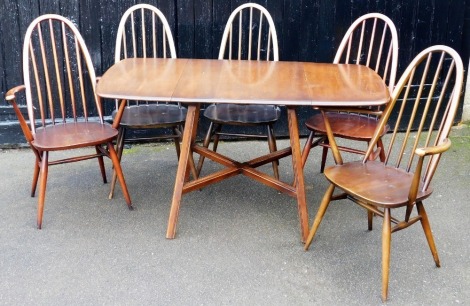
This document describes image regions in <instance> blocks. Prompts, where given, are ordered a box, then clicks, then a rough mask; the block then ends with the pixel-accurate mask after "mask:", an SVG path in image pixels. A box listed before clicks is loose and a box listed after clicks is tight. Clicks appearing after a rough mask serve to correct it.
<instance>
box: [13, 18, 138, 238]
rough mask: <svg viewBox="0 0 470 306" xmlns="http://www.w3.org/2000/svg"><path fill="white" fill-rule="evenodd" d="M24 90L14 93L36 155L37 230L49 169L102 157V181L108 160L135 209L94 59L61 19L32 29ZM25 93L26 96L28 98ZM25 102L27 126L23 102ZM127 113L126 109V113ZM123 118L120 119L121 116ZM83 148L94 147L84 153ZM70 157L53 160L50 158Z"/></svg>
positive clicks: (28, 37)
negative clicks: (104, 107)
mask: <svg viewBox="0 0 470 306" xmlns="http://www.w3.org/2000/svg"><path fill="white" fill-rule="evenodd" d="M23 78H24V85H20V86H17V87H15V88H13V89H11V90H9V91H8V92H7V94H6V99H7V101H8V102H9V103H10V104H11V105H12V106H13V109H14V111H15V113H16V115H17V117H18V120H19V123H20V126H21V128H22V130H23V133H24V136H25V137H26V140H27V142H28V143H29V145H30V147H31V149H32V150H33V153H34V154H35V156H36V161H35V164H34V174H33V183H32V188H31V196H32V197H34V195H35V193H36V187H37V183H38V179H39V177H40V180H39V198H38V212H37V227H38V228H39V229H40V228H41V227H42V217H43V211H44V202H45V196H46V183H47V175H48V170H49V166H52V165H57V164H64V163H70V162H78V161H83V160H87V159H92V158H97V159H98V165H99V167H100V170H101V176H102V179H103V182H105V183H106V172H105V168H104V161H103V157H104V156H106V157H109V158H110V159H111V161H112V164H113V167H114V169H115V170H116V173H117V177H118V178H119V182H120V184H121V187H122V191H123V194H124V198H125V200H126V202H127V205H128V207H129V209H132V204H131V198H130V196H129V192H128V190H127V187H126V182H125V180H124V176H123V174H122V170H121V165H120V163H119V159H118V156H117V154H116V151H115V150H114V146H113V141H115V140H116V139H117V135H118V130H117V128H116V127H114V126H111V125H109V124H108V123H106V122H104V120H103V112H102V105H101V101H100V99H99V97H98V96H97V95H96V94H95V86H96V76H95V71H94V68H93V64H92V62H91V58H90V54H89V53H88V49H87V47H86V45H85V42H84V40H83V38H82V36H81V35H80V33H79V32H78V29H77V28H76V27H75V25H74V24H73V23H72V22H71V21H69V20H68V19H66V18H64V17H62V16H59V15H52V14H49V15H43V16H40V17H38V18H36V19H35V20H34V21H33V22H32V23H31V24H30V25H29V27H28V29H27V31H26V35H25V40H24V45H23ZM23 92H24V93H23ZM23 97H25V98H26V110H27V112H28V114H27V117H28V119H29V122H28V121H26V119H25V117H24V115H23V113H22V109H24V108H23V107H20V106H19V104H18V102H17V101H19V100H20V99H21V98H23ZM123 109H124V108H123V107H121V113H122V110H123ZM119 116H120V114H118V117H119ZM83 148H93V153H92V152H84V151H83V150H76V149H83ZM59 151H61V152H62V151H64V152H70V153H69V154H68V155H67V157H65V158H63V156H62V155H60V158H59V159H55V160H52V159H50V158H49V154H50V153H51V154H55V153H56V152H59Z"/></svg>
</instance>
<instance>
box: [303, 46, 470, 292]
mask: <svg viewBox="0 0 470 306" xmlns="http://www.w3.org/2000/svg"><path fill="white" fill-rule="evenodd" d="M462 84H463V63H462V60H461V58H460V57H459V55H458V53H457V52H456V51H455V50H453V49H451V48H450V47H447V46H442V45H436V46H432V47H429V48H427V49H425V50H423V51H422V52H420V53H419V54H418V55H417V56H416V57H415V58H414V60H413V61H412V62H411V63H410V65H409V66H408V67H407V69H406V70H405V72H404V73H403V75H402V77H401V78H400V80H399V81H398V83H397V85H396V87H395V89H394V91H393V93H392V99H391V101H390V103H389V104H388V105H387V107H386V109H385V110H384V113H383V115H382V117H381V119H380V121H379V124H378V127H377V130H376V131H375V133H374V135H373V138H372V141H371V142H370V144H369V147H368V149H367V151H366V154H365V156H364V159H363V160H362V161H357V162H349V163H345V164H343V165H336V166H331V167H328V168H327V169H325V176H326V178H327V179H328V181H329V182H330V187H328V189H327V191H326V193H325V195H324V197H323V199H322V202H321V204H320V208H319V210H318V212H317V215H316V216H315V219H314V222H313V226H312V228H311V230H310V233H309V236H308V239H307V242H306V244H305V249H308V248H309V245H310V243H311V242H312V240H313V238H314V236H315V233H316V232H317V230H318V227H319V225H320V223H321V221H322V219H323V216H324V214H325V212H326V209H327V208H328V206H329V203H330V202H331V201H333V200H337V199H344V198H348V199H350V200H352V201H353V202H354V203H356V204H358V205H360V206H362V207H364V208H366V209H367V211H368V226H369V230H372V219H373V216H374V215H376V216H381V217H383V218H384V221H383V228H382V299H383V300H384V301H385V300H386V299H387V296H388V280H389V266H390V242H391V234H392V233H394V232H397V231H399V230H402V229H405V228H408V227H409V226H411V225H412V224H414V223H416V222H418V221H420V223H421V225H422V227H423V230H424V233H425V236H426V239H427V242H428V244H429V248H430V249H431V253H432V256H433V258H434V261H435V264H436V266H437V267H439V266H440V262H439V257H438V254H437V249H436V246H435V243H434V238H433V235H432V232H431V227H430V224H429V221H428V217H427V214H426V211H425V209H424V203H423V201H424V200H425V199H426V198H428V197H429V196H430V195H431V193H432V191H433V190H432V188H431V186H430V183H431V180H432V178H433V176H434V174H435V171H436V169H437V166H438V164H439V161H440V159H441V155H442V153H444V152H445V151H447V150H448V149H449V148H450V144H451V143H450V140H449V138H448V135H449V132H450V130H451V127H452V125H453V124H454V117H455V114H456V112H457V108H458V105H459V100H460V95H461V91H462ZM392 115H393V117H394V119H395V120H396V121H395V123H394V125H393V126H392V127H391V131H390V133H388V134H387V135H385V136H383V137H382V134H383V133H382V131H383V129H384V128H385V126H386V125H387V123H388V122H389V119H390V117H391V116H392ZM382 138H383V139H384V141H388V146H386V147H385V151H384V159H383V161H375V160H371V158H370V156H371V155H372V154H374V148H375V146H376V145H377V142H378V141H379V140H380V139H382ZM336 188H338V189H340V190H342V192H343V193H342V194H340V195H335V196H334V195H333V192H334V190H335V189H336ZM415 207H416V211H415V210H414V208H415ZM394 208H404V209H403V210H400V212H402V213H404V217H403V219H397V218H395V217H394V216H392V210H393V209H394ZM392 223H393V224H394V226H392Z"/></svg>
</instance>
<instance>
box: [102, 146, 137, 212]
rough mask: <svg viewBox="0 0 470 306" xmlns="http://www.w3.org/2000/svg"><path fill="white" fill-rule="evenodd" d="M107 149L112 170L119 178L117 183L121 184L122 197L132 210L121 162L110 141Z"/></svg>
mask: <svg viewBox="0 0 470 306" xmlns="http://www.w3.org/2000/svg"><path fill="white" fill-rule="evenodd" d="M108 150H109V157H110V158H111V161H112V162H113V166H114V171H115V172H116V175H117V177H118V179H119V184H121V190H122V193H123V196H124V199H125V200H126V203H127V206H128V207H129V210H132V209H133V207H132V201H131V197H130V195H129V191H128V190H127V185H126V180H125V179H124V174H123V173H122V168H121V163H120V161H119V158H118V155H117V154H116V151H115V150H114V146H113V144H112V142H109V143H108Z"/></svg>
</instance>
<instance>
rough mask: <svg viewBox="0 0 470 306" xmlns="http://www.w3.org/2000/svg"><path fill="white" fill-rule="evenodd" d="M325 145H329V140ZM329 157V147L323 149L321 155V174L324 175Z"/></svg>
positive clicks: (326, 139) (325, 141)
mask: <svg viewBox="0 0 470 306" xmlns="http://www.w3.org/2000/svg"><path fill="white" fill-rule="evenodd" d="M323 143H325V144H329V141H328V138H325V140H324V141H323ZM327 157H328V147H323V150H322V154H321V165H320V173H323V171H325V165H326V158H327Z"/></svg>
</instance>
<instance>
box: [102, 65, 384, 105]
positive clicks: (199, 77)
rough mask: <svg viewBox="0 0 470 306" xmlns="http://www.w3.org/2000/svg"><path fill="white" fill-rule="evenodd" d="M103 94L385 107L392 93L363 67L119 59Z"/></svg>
mask: <svg viewBox="0 0 470 306" xmlns="http://www.w3.org/2000/svg"><path fill="white" fill-rule="evenodd" d="M97 93H98V95H100V96H101V97H103V98H113V99H126V100H149V101H161V100H165V101H174V102H187V103H188V102H196V103H238V104H245V103H246V104H273V103H275V104H278V105H297V106H299V105H311V106H326V107H339V106H341V107H347V106H354V107H357V106H370V105H383V104H385V103H387V102H388V100H389V96H390V94H389V92H388V88H387V87H386V85H385V84H384V82H383V81H382V79H381V78H380V77H379V76H378V75H377V74H376V73H375V72H374V71H373V70H371V69H370V68H367V67H364V66H360V65H349V64H338V65H335V64H330V63H309V62H282V61H280V62H265V61H229V60H210V59H155V58H146V59H143V58H133V59H125V60H122V61H120V62H117V63H116V64H114V65H113V66H112V67H111V68H110V69H109V70H108V71H106V72H105V74H104V75H103V76H102V78H101V80H100V82H99V83H98V85H97ZM253 101H255V102H253Z"/></svg>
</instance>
